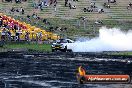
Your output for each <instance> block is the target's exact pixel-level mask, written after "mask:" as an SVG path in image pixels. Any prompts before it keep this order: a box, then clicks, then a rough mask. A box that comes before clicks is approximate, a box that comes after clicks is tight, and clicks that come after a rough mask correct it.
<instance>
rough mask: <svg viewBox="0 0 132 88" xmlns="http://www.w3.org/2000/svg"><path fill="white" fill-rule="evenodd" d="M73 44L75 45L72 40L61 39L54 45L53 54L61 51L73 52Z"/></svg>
mask: <svg viewBox="0 0 132 88" xmlns="http://www.w3.org/2000/svg"><path fill="white" fill-rule="evenodd" d="M71 43H74V41H73V40H71V39H59V40H56V41H55V42H54V43H52V45H51V48H52V52H54V51H57V50H60V51H63V52H67V51H72V47H71Z"/></svg>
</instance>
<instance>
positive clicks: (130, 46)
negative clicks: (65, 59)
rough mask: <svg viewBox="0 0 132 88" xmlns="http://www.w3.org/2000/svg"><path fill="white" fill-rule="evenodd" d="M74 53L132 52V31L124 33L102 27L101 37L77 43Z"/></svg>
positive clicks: (74, 44) (74, 45) (74, 46)
mask: <svg viewBox="0 0 132 88" xmlns="http://www.w3.org/2000/svg"><path fill="white" fill-rule="evenodd" d="M71 46H72V50H73V52H101V51H132V31H128V32H126V33H125V32H123V31H121V30H120V29H118V28H112V29H108V28H106V27H102V28H101V29H100V30H99V37H97V38H93V39H91V40H86V41H85V42H79V41H77V42H75V43H73V44H72V45H71Z"/></svg>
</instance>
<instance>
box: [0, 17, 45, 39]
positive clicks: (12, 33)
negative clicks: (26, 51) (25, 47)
mask: <svg viewBox="0 0 132 88" xmlns="http://www.w3.org/2000/svg"><path fill="white" fill-rule="evenodd" d="M28 25H29V24H28ZM28 25H27V24H26V23H22V22H19V21H18V20H17V21H16V20H15V19H13V18H11V17H7V16H5V15H3V16H0V36H1V41H22V40H24V41H32V40H35V41H42V40H43V39H42V38H43V35H44V33H42V32H43V31H41V30H39V31H35V30H37V29H35V27H34V28H32V27H31V26H30V28H29V26H28ZM29 29H30V31H29ZM31 29H32V30H31ZM31 31H32V32H31ZM44 36H45V35H44Z"/></svg>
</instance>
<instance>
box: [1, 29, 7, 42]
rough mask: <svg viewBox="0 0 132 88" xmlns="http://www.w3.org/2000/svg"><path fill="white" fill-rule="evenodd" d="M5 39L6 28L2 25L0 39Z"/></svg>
mask: <svg viewBox="0 0 132 88" xmlns="http://www.w3.org/2000/svg"><path fill="white" fill-rule="evenodd" d="M5 39H6V28H5V27H4V28H3V29H2V32H1V40H2V41H5Z"/></svg>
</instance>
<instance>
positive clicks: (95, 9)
mask: <svg viewBox="0 0 132 88" xmlns="http://www.w3.org/2000/svg"><path fill="white" fill-rule="evenodd" d="M83 11H84V12H98V13H102V12H104V9H102V8H98V7H97V6H96V4H95V2H91V3H90V7H86V8H83Z"/></svg>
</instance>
